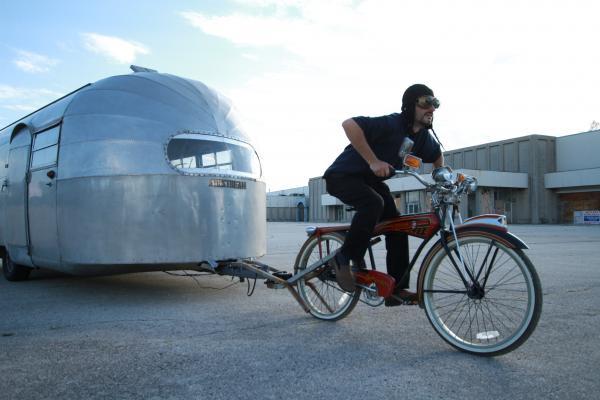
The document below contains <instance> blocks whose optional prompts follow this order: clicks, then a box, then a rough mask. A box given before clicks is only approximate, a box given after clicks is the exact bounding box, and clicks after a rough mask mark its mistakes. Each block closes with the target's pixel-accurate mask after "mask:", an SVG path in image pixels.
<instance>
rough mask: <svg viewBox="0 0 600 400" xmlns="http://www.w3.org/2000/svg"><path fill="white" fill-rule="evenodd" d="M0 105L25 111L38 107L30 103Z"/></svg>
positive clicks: (13, 109) (12, 109) (8, 108)
mask: <svg viewBox="0 0 600 400" xmlns="http://www.w3.org/2000/svg"><path fill="white" fill-rule="evenodd" d="M0 107H2V108H5V109H7V110H11V111H25V112H29V111H33V110H35V109H36V108H37V107H34V106H32V105H29V104H5V105H2V106H0Z"/></svg>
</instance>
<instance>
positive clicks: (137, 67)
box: [129, 65, 158, 72]
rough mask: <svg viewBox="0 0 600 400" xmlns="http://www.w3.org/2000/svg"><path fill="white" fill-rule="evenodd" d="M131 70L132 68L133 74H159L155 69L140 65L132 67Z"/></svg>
mask: <svg viewBox="0 0 600 400" xmlns="http://www.w3.org/2000/svg"><path fill="white" fill-rule="evenodd" d="M129 68H131V70H132V71H133V72H158V71H157V70H155V69H150V68H146V67H140V66H139V65H130V66H129Z"/></svg>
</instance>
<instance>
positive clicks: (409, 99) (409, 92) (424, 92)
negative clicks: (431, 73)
mask: <svg viewBox="0 0 600 400" xmlns="http://www.w3.org/2000/svg"><path fill="white" fill-rule="evenodd" d="M421 96H434V94H433V90H431V89H429V88H428V87H427V86H425V85H423V84H422V83H417V84H414V85H412V86H409V87H408V89H406V91H404V94H403V95H402V111H406V112H407V117H409V118H410V119H411V120H412V118H414V111H415V104H416V103H417V99H418V98H419V97H421Z"/></svg>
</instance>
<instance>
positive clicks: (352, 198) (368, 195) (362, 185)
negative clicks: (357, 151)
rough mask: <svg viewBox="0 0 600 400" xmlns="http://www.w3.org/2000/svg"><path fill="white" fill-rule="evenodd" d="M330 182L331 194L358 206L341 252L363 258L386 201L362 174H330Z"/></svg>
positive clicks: (350, 204)
mask: <svg viewBox="0 0 600 400" xmlns="http://www.w3.org/2000/svg"><path fill="white" fill-rule="evenodd" d="M326 182H327V192H328V193H329V194H331V195H332V196H335V197H337V198H338V199H340V200H341V201H342V202H344V203H345V204H348V205H349V206H352V207H354V209H355V210H356V213H355V214H354V217H353V218H352V223H351V225H350V230H349V231H348V233H347V235H346V239H345V241H344V244H343V245H342V248H341V252H342V254H344V255H345V256H346V257H348V258H349V259H352V260H354V261H355V262H359V261H360V260H362V259H363V258H364V256H365V252H366V251H367V247H368V246H369V241H370V240H371V235H372V234H373V228H375V224H377V221H378V220H379V219H380V217H381V213H382V211H383V208H384V201H383V199H382V197H381V195H380V194H378V193H377V192H376V191H375V190H374V189H373V188H372V187H371V186H369V185H368V184H367V183H366V182H365V180H364V179H363V178H361V177H355V176H346V177H336V178H327V179H326Z"/></svg>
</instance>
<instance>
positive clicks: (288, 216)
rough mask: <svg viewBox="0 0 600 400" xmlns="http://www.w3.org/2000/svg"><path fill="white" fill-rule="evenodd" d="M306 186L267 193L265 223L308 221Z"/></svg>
mask: <svg viewBox="0 0 600 400" xmlns="http://www.w3.org/2000/svg"><path fill="white" fill-rule="evenodd" d="M308 193H309V192H308V186H302V187H297V188H292V189H285V190H278V191H274V192H268V193H267V221H296V222H302V221H308V210H309V207H308V197H309V196H308Z"/></svg>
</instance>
